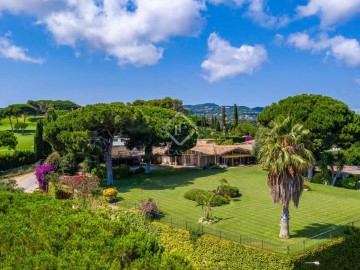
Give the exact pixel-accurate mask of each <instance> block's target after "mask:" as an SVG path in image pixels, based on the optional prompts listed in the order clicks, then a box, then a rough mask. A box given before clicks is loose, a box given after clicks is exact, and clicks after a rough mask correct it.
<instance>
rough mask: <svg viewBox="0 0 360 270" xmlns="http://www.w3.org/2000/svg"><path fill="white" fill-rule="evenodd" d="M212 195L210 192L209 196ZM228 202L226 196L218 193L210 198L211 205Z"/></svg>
mask: <svg viewBox="0 0 360 270" xmlns="http://www.w3.org/2000/svg"><path fill="white" fill-rule="evenodd" d="M212 195H213V193H212V194H211V196H212ZM229 202H230V201H229V199H228V198H226V197H223V196H220V195H215V196H214V197H212V199H211V206H221V205H223V204H228V203H229Z"/></svg>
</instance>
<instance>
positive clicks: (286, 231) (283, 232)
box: [279, 202, 290, 238]
mask: <svg viewBox="0 0 360 270" xmlns="http://www.w3.org/2000/svg"><path fill="white" fill-rule="evenodd" d="M289 219H290V216H289V202H283V204H282V215H281V219H280V234H279V237H280V238H290V227H289Z"/></svg>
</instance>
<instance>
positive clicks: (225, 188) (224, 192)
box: [218, 185, 241, 198]
mask: <svg viewBox="0 0 360 270" xmlns="http://www.w3.org/2000/svg"><path fill="white" fill-rule="evenodd" d="M218 194H219V195H221V196H225V197H228V198H237V197H240V196H241V194H240V191H239V189H238V188H237V187H234V186H230V185H221V186H219V187H218Z"/></svg>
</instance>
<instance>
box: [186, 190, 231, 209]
mask: <svg viewBox="0 0 360 270" xmlns="http://www.w3.org/2000/svg"><path fill="white" fill-rule="evenodd" d="M204 196H205V197H206V198H209V197H213V198H212V199H211V206H221V205H223V204H228V203H229V202H230V201H229V199H227V198H225V197H223V196H220V195H215V196H214V192H212V191H206V190H202V189H197V188H195V189H190V190H188V191H187V192H186V193H185V194H184V198H185V199H188V200H191V201H195V202H197V203H198V204H199V205H201V204H203V203H204V200H206V198H204Z"/></svg>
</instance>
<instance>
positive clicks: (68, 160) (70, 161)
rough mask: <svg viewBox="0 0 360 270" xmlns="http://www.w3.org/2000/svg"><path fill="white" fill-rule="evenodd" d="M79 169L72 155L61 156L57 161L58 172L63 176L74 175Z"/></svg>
mask: <svg viewBox="0 0 360 270" xmlns="http://www.w3.org/2000/svg"><path fill="white" fill-rule="evenodd" d="M78 169H79V164H78V163H77V162H76V157H75V155H74V154H72V153H68V154H66V155H64V156H62V157H61V158H60V160H59V171H60V172H61V173H63V174H69V175H74V174H75V173H76V172H77V171H78Z"/></svg>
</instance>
